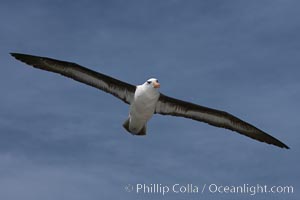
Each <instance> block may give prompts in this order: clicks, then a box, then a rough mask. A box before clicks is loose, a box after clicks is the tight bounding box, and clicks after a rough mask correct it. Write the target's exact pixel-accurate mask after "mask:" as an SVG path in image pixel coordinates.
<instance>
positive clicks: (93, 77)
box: [11, 53, 289, 149]
mask: <svg viewBox="0 0 300 200" xmlns="http://www.w3.org/2000/svg"><path fill="white" fill-rule="evenodd" d="M11 55H12V56H13V57H15V58H16V59H17V60H20V61H22V62H24V63H26V64H28V65H31V66H33V67H35V68H38V69H42V70H46V71H50V72H54V73H58V74H61V75H63V76H66V77H69V78H72V79H74V80H76V81H79V82H81V83H84V84H87V85H90V86H92V87H95V88H98V89H100V90H103V91H104V92H107V93H110V94H112V95H113V96H115V97H117V98H119V99H120V100H122V101H123V102H125V103H127V104H129V105H130V106H129V115H128V118H127V119H126V120H125V122H124V123H123V127H124V128H125V129H126V130H127V131H128V132H129V133H131V134H133V135H139V136H144V135H146V132H147V122H148V121H149V120H150V119H151V117H152V116H153V115H154V114H161V115H172V116H177V117H185V118H189V119H193V120H196V121H200V122H205V123H208V124H210V125H212V126H216V127H220V128H225V129H229V130H231V131H235V132H237V133H240V134H242V135H245V136H248V137H250V138H252V139H255V140H258V141H261V142H265V143H268V144H272V145H275V146H278V147H281V148H286V149H289V147H288V146H287V145H285V144H284V143H283V142H281V141H279V140H278V139H276V138H274V137H273V136H271V135H269V134H267V133H266V132H264V131H262V130H260V129H258V128H256V127H255V126H253V125H251V124H250V123H247V122H245V121H243V120H241V119H239V118H237V117H235V116H234V115H232V114H229V113H228V112H224V111H221V110H216V109H212V108H208V107H205V106H201V105H197V104H194V103H190V102H186V101H183V100H179V99H176V98H172V97H169V96H167V95H164V94H162V93H160V92H159V88H160V83H159V82H158V80H157V79H156V78H150V79H148V80H147V81H146V82H145V83H143V84H141V85H137V86H134V85H132V84H129V83H126V82H123V81H120V80H117V79H115V78H112V77H110V76H107V75H104V74H102V73H99V72H95V71H93V70H90V69H88V68H86V67H83V66H80V65H78V64H76V63H72V62H66V61H61V60H56V59H53V58H47V57H40V56H33V55H27V54H20V53H11Z"/></svg>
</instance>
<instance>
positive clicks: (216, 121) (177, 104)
mask: <svg viewBox="0 0 300 200" xmlns="http://www.w3.org/2000/svg"><path fill="white" fill-rule="evenodd" d="M155 113H158V114H162V115H173V116H179V117H185V118H190V119H193V120H197V121H200V122H205V123H208V124H210V125H213V126H217V127H221V128H226V129H230V130H232V131H236V132H238V133H240V134H243V135H245V136H248V137H250V138H253V139H255V140H258V141H261V142H266V143H268V144H273V145H276V146H278V147H281V148H287V149H289V147H288V146H287V145H285V144H284V143H282V142H281V141H279V140H277V139H276V138H274V137H272V136H271V135H269V134H267V133H265V132H263V131H262V130H260V129H258V128H256V127H255V126H253V125H251V124H249V123H247V122H244V121H243V120H241V119H239V118H237V117H235V116H233V115H231V114H229V113H227V112H224V111H220V110H215V109H211V108H207V107H204V106H200V105H196V104H193V103H189V102H185V101H181V100H178V99H175V98H172V97H168V96H166V95H163V94H160V97H159V100H158V102H157V104H156V108H155Z"/></svg>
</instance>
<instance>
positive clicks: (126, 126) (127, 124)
mask: <svg viewBox="0 0 300 200" xmlns="http://www.w3.org/2000/svg"><path fill="white" fill-rule="evenodd" d="M129 123H130V120H129V117H128V119H126V121H125V122H124V123H123V127H124V128H125V129H126V130H127V131H128V132H129V133H131V134H132V135H139V136H143V135H146V132H147V127H146V124H145V125H144V126H143V128H142V129H141V130H140V132H138V133H134V132H131V131H130V130H129Z"/></svg>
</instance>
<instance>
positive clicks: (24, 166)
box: [0, 0, 300, 200]
mask: <svg viewBox="0 0 300 200" xmlns="http://www.w3.org/2000/svg"><path fill="white" fill-rule="evenodd" d="M299 6H300V3H299V1H296V0H284V1H283V0H272V1H271V0H260V1H258V0H254V1H237V0H229V1H221V0H212V1H204V0H199V1H193V0H192V1H183V0H165V1H158V0H157V1H156V0H154V1H149V0H129V1H121V0H119V1H118V0H112V1H108V0H101V1H93V0H87V1H68V0H67V1H62V0H51V1H50V0H40V1H35V0H28V1H14V0H11V1H1V6H0V23H1V27H0V30H1V31H0V63H1V73H0V91H1V98H0V199H6V200H17V199H18V200H19V199H24V200H40V199H43V200H52V199H56V200H62V199H64V200H65V199H72V200H81V199H89V200H98V199H119V198H120V197H121V198H122V199H124V200H126V199H212V198H213V199H241V198H242V199H248V198H251V197H252V196H255V199H299V198H300V194H299V188H300V184H299V178H300V177H299V164H300V160H299V154H300V149H299V141H300V138H299V133H298V130H299V129H300V123H299V116H298V112H297V111H298V109H299V102H300V93H299V88H300V81H299V74H300V68H299V63H300V18H299ZM10 52H19V53H27V54H32V55H39V56H46V57H52V58H56V59H60V60H66V61H72V62H76V63H78V64H80V65H83V66H85V67H88V68H90V69H93V70H95V71H99V72H101V73H104V74H106V75H109V76H112V77H115V78H118V79H120V80H123V81H126V82H129V83H131V84H134V85H138V84H142V83H143V82H145V80H147V79H148V78H150V77H156V78H157V79H158V80H159V81H160V83H161V88H160V91H161V92H162V93H164V94H167V95H169V96H172V97H176V98H179V99H182V100H186V101H191V102H193V103H197V104H200V105H204V106H207V107H212V108H215V109H220V110H225V111H227V112H229V113H231V114H234V115H235V116H238V117H239V118H241V119H243V120H245V121H247V122H249V123H251V124H254V125H255V126H257V127H258V128H260V129H262V130H264V131H266V132H267V133H269V134H271V135H272V136H274V137H276V138H278V139H280V140H281V141H283V142H284V143H286V144H287V145H288V146H289V147H290V148H291V149H289V150H285V149H281V148H277V147H275V146H272V145H268V144H265V143H261V142H257V141H255V140H252V139H250V138H247V137H244V136H242V135H239V134H237V133H235V132H231V131H229V130H226V129H220V128H215V127H212V126H209V125H207V124H204V123H199V122H196V121H192V120H187V119H183V118H177V117H170V116H160V115H155V116H153V118H152V119H151V120H150V121H149V123H148V130H147V131H148V132H147V136H146V137H134V136H132V135H130V134H128V133H127V132H126V131H125V130H124V129H123V127H122V124H123V122H124V121H125V120H126V118H127V116H128V105H126V104H124V103H123V102H122V101H120V100H118V99H116V98H115V97H113V96H111V95H109V94H107V93H104V92H102V91H100V90H97V89H95V88H92V87H89V86H87V85H83V84H81V83H78V82H75V81H73V80H71V79H67V78H65V77H62V76H59V75H57V74H53V73H49V72H45V71H41V70H37V69H34V68H32V67H28V66H27V65H25V64H23V63H21V62H18V61H16V60H15V59H13V58H12V57H11V56H10V55H9V53H10ZM138 184H145V185H147V186H151V185H150V184H158V185H160V186H161V187H162V186H167V187H169V188H170V189H172V186H173V185H174V184H179V185H180V186H186V185H187V184H192V185H194V186H196V187H199V190H200V191H199V192H198V193H175V192H172V191H170V192H168V193H166V194H164V195H163V194H162V193H150V192H147V191H146V192H143V191H141V190H139V192H138V191H137V186H138ZM244 184H249V186H256V185H257V184H259V185H267V186H268V187H271V186H280V187H284V186H292V187H293V193H289V194H288V193H259V194H255V195H250V194H249V193H244V194H236V193H219V192H213V191H209V190H208V188H209V186H211V187H213V186H214V185H218V186H232V187H234V186H243V185H244ZM204 185H205V188H204V192H203V193H202V192H201V191H202V189H203V186H204ZM128 188H129V189H128ZM219 188H220V187H219Z"/></svg>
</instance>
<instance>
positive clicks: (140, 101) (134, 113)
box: [129, 90, 159, 132]
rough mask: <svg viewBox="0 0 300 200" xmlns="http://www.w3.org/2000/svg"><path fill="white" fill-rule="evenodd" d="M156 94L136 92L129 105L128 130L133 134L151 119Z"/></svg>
mask: <svg viewBox="0 0 300 200" xmlns="http://www.w3.org/2000/svg"><path fill="white" fill-rule="evenodd" d="M158 98H159V93H158V94H154V95H153V94H150V95H149V93H147V91H138V90H137V91H136V93H135V95H134V101H133V102H132V103H131V105H130V112H129V118H130V123H129V129H130V130H131V131H133V132H139V131H140V130H141V129H142V128H143V126H144V125H145V124H146V123H147V121H148V120H149V119H150V118H151V117H152V115H153V114H154V111H155V106H156V102H157V100H158Z"/></svg>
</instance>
